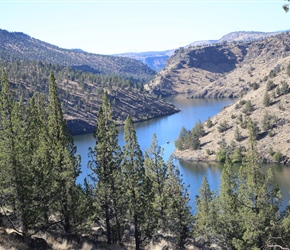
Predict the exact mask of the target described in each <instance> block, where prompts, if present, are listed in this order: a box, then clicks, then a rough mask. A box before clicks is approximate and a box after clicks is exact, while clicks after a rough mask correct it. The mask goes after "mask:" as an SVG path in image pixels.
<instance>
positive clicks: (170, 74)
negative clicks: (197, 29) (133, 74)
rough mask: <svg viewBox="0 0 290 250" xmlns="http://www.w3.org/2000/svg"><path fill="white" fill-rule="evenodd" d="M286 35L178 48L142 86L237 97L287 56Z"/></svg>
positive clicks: (288, 41)
mask: <svg viewBox="0 0 290 250" xmlns="http://www.w3.org/2000/svg"><path fill="white" fill-rule="evenodd" d="M289 44H290V36H289V35H288V34H287V33H284V34H279V35H274V36H271V37H268V38H266V39H262V40H258V41H254V42H244V41H243V42H232V43H228V42H225V43H221V44H215V45H211V46H195V47H188V48H180V49H179V50H177V51H176V52H175V54H174V55H173V56H172V57H171V58H170V59H168V61H167V62H168V63H167V66H166V68H165V69H164V70H162V71H161V72H159V73H158V74H157V75H156V76H155V77H154V78H153V79H152V80H151V81H150V82H149V84H147V85H146V86H145V87H146V89H147V90H149V91H152V92H154V93H155V94H157V95H165V96H166V95H170V94H176V93H190V94H191V96H193V97H210V98H216V97H238V96H240V94H242V93H243V94H245V93H247V91H248V90H249V89H250V87H251V85H252V84H253V83H255V82H260V81H262V80H263V78H264V77H265V76H267V75H268V74H269V72H270V71H271V70H275V69H276V68H277V67H279V66H281V65H283V64H285V63H286V62H288V61H289V59H290V51H289Z"/></svg>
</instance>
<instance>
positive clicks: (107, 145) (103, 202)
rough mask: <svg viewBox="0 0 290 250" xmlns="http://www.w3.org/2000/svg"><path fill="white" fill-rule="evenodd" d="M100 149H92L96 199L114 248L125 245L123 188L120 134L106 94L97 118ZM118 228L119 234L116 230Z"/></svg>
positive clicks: (96, 134)
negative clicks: (122, 213) (122, 230)
mask: <svg viewBox="0 0 290 250" xmlns="http://www.w3.org/2000/svg"><path fill="white" fill-rule="evenodd" d="M94 136H95V138H96V146H95V147H94V149H91V152H90V155H91V157H92V158H93V159H92V160H91V161H90V163H89V166H90V168H91V169H92V171H93V173H94V174H95V176H94V177H93V180H94V181H95V182H96V184H95V199H96V201H95V202H96V204H97V207H98V211H99V215H101V216H103V217H104V218H105V221H106V233H107V241H108V243H109V244H112V243H114V242H117V241H119V242H120V241H121V222H120V216H121V215H120V213H121V210H120V209H121V207H122V206H121V203H122V195H123V188H122V187H121V180H122V178H121V169H120V166H121V165H120V146H119V145H118V131H117V129H116V125H115V123H114V121H113V115H112V109H111V106H110V103H109V100H108V97H107V94H106V93H105V94H104V95H103V101H102V106H101V107H100V109H99V111H98V115H97V127H96V132H95V134H94ZM113 228H115V230H114V229H113Z"/></svg>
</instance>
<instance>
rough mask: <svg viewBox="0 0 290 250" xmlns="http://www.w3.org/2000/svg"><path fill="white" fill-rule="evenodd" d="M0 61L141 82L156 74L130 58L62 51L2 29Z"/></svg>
mask: <svg viewBox="0 0 290 250" xmlns="http://www.w3.org/2000/svg"><path fill="white" fill-rule="evenodd" d="M0 58H1V59H2V60H4V61H16V60H21V61H41V62H44V63H51V64H59V65H61V66H74V67H77V68H78V69H81V70H83V71H89V72H93V73H98V74H105V75H119V76H122V77H127V78H133V79H135V80H139V81H141V80H142V81H143V82H144V81H147V80H149V79H150V78H151V77H152V76H153V75H155V73H156V72H155V71H154V70H152V69H150V68H149V67H148V66H146V65H145V64H143V63H141V62H139V61H137V60H134V59H131V58H126V57H116V56H108V55H99V54H93V53H87V52H82V51H75V50H70V49H63V48H59V47H57V46H55V45H52V44H48V43H46V42H43V41H40V40H38V39H35V38H33V37H30V36H28V35H26V34H24V33H21V32H8V31H6V30H1V29H0Z"/></svg>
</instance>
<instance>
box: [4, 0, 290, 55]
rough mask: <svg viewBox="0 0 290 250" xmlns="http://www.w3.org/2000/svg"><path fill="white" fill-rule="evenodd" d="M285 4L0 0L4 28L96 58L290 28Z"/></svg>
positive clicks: (210, 0)
mask: <svg viewBox="0 0 290 250" xmlns="http://www.w3.org/2000/svg"><path fill="white" fill-rule="evenodd" d="M285 3H286V2H285V1H283V0H272V1H266V0H265V1H262V0H252V1H249V0H224V1H221V0H220V1H219V0H203V1H201V0H200V1H199V0H179V1H177V0H176V1H174V0H172V1H170V0H155V1H153V0H115V1H111V0H106V1H100V0H71V1H69V0H62V1H61V0H59V1H57V0H38V1H37V0H30V1H28V0H27V1H26V0H18V1H17V0H15V1H14V0H7V1H6V0H0V11H1V15H0V29H4V30H8V31H10V32H12V31H13V32H14V31H15V32H23V33H25V34H27V35H29V36H31V37H34V38H36V39H39V40H42V41H45V42H48V43H50V44H53V45H56V46H58V47H61V48H67V49H72V48H79V49H83V50H85V51H87V52H91V53H97V54H117V53H126V52H145V51H164V50H168V49H176V48H179V47H181V46H185V45H188V44H190V43H191V42H195V41H200V40H215V39H219V38H221V37H222V36H223V35H226V34H228V33H230V32H234V31H263V32H272V31H283V30H288V29H290V13H285V12H284V10H283V9H282V5H283V4H285Z"/></svg>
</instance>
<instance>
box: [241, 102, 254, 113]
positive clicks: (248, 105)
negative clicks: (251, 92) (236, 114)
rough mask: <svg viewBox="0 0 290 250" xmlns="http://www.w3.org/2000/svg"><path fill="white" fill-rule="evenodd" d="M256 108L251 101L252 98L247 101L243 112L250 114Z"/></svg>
mask: <svg viewBox="0 0 290 250" xmlns="http://www.w3.org/2000/svg"><path fill="white" fill-rule="evenodd" d="M253 110H254V108H253V105H252V103H251V101H250V100H248V101H246V104H245V107H244V109H243V112H244V113H245V114H246V115H249V114H251V113H252V111H253Z"/></svg>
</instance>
